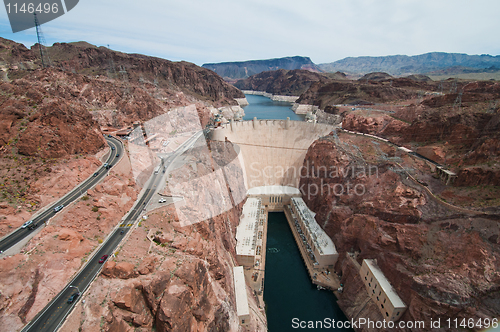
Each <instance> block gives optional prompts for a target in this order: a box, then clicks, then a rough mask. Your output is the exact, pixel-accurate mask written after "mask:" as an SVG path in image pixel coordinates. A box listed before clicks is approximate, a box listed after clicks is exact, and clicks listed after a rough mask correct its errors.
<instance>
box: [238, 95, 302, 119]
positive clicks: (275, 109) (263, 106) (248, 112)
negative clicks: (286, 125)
mask: <svg viewBox="0 0 500 332" xmlns="http://www.w3.org/2000/svg"><path fill="white" fill-rule="evenodd" d="M245 96H246V98H247V100H248V103H249V105H247V106H245V107H243V109H244V110H245V116H244V117H243V120H252V119H253V118H254V117H257V119H273V120H286V118H287V117H290V120H297V121H303V120H304V116H303V115H297V114H295V112H294V111H292V108H291V107H292V104H291V103H287V102H283V101H274V100H271V99H269V98H267V97H264V96H256V95H245Z"/></svg>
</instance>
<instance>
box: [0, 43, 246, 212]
mask: <svg viewBox="0 0 500 332" xmlns="http://www.w3.org/2000/svg"><path fill="white" fill-rule="evenodd" d="M47 53H48V54H49V56H50V59H51V64H52V66H51V67H50V68H40V65H41V62H40V58H39V53H38V50H37V48H36V46H34V47H33V48H32V50H30V49H27V48H26V47H25V46H24V45H22V44H18V43H15V42H13V41H10V40H6V39H0V69H2V71H1V73H2V74H3V75H2V77H1V78H2V80H1V82H0V170H1V171H0V176H1V177H2V179H1V187H0V201H3V202H9V203H10V204H16V203H15V202H17V203H19V202H24V201H25V200H26V197H28V196H29V195H32V194H34V193H31V194H30V189H29V188H33V181H36V180H37V179H39V178H40V176H41V175H42V174H45V175H47V174H46V173H47V172H46V171H45V170H50V167H49V165H48V164H49V163H50V166H52V167H55V166H56V165H57V164H58V161H60V160H62V159H68V158H72V157H75V158H77V157H79V156H87V155H93V154H95V153H96V152H97V151H99V150H100V149H102V148H103V147H104V146H105V142H104V140H103V137H102V134H101V132H100V129H101V127H114V128H122V127H124V126H129V125H131V124H132V123H133V122H135V121H147V120H150V119H152V118H154V117H156V116H158V115H161V114H164V113H167V112H169V110H170V109H172V108H175V107H178V106H186V105H191V104H194V105H196V109H197V112H198V115H199V119H200V122H201V125H202V126H204V125H206V124H207V122H208V121H209V118H210V116H211V114H212V113H211V111H210V109H211V107H212V106H215V107H219V106H223V105H236V104H237V102H236V101H235V100H234V98H238V97H244V95H243V94H242V93H241V91H239V90H238V89H236V88H234V87H233V86H231V85H229V84H227V83H226V82H224V81H223V80H222V78H220V77H219V76H218V75H216V74H215V73H213V72H212V71H210V70H207V69H203V68H201V67H197V66H195V65H193V64H191V63H186V62H179V63H176V62H171V61H168V60H163V59H158V58H153V57H146V56H142V55H130V54H124V53H119V52H115V51H112V50H109V49H107V48H104V47H96V46H93V45H90V44H88V43H84V42H78V43H68V44H66V43H62V44H54V46H52V47H49V48H48V50H47ZM52 158H56V159H54V160H53V159H52ZM16 170H19V171H16ZM26 195H28V196H26ZM16 206H17V205H16Z"/></svg>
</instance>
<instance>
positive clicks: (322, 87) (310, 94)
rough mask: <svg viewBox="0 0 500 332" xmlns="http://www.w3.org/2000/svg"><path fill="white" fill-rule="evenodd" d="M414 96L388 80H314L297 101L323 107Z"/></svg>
mask: <svg viewBox="0 0 500 332" xmlns="http://www.w3.org/2000/svg"><path fill="white" fill-rule="evenodd" d="M416 96H417V93H416V92H415V91H413V90H410V89H405V88H397V87H393V86H391V85H390V83H389V82H386V83H379V82H377V81H369V82H368V83H362V82H353V81H346V82H344V81H340V82H327V83H326V84H325V83H321V82H316V83H313V84H311V86H310V88H309V89H308V90H307V91H306V92H304V93H303V94H302V95H301V96H300V98H299V99H298V100H297V103H300V104H311V105H316V106H318V107H319V108H321V109H324V108H325V107H327V106H329V105H330V106H331V105H338V104H352V105H367V104H368V105H370V104H372V103H384V102H388V101H394V100H408V99H412V98H415V97H416Z"/></svg>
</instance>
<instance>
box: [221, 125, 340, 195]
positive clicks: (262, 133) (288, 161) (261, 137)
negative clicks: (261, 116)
mask: <svg viewBox="0 0 500 332" xmlns="http://www.w3.org/2000/svg"><path fill="white" fill-rule="evenodd" d="M334 129H335V127H334V126H332V125H328V124H321V123H309V122H303V121H290V120H256V119H254V120H251V121H243V122H232V123H230V124H226V125H224V126H222V127H219V128H216V129H214V130H213V132H212V140H215V141H222V142H223V141H225V140H228V141H231V142H232V143H234V144H236V145H237V146H238V147H239V150H240V153H239V156H238V158H239V161H240V164H241V166H242V168H243V171H244V174H245V179H244V180H245V185H246V187H247V189H251V188H254V187H260V186H272V185H279V186H291V187H295V188H298V185H299V181H300V170H301V168H302V165H303V162H304V157H305V155H306V152H307V149H308V148H309V146H310V145H311V144H312V142H314V141H315V140H316V139H318V138H319V137H321V136H324V135H327V134H328V133H330V132H331V131H332V130H334Z"/></svg>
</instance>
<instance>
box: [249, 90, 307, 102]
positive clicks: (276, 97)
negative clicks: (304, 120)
mask: <svg viewBox="0 0 500 332" xmlns="http://www.w3.org/2000/svg"><path fill="white" fill-rule="evenodd" d="M241 92H243V93H244V94H246V95H256V96H263V97H267V98H269V99H271V100H274V101H284V102H287V103H295V101H296V100H297V99H299V97H300V96H284V95H273V94H272V93H268V92H265V91H254V90H241Z"/></svg>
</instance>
